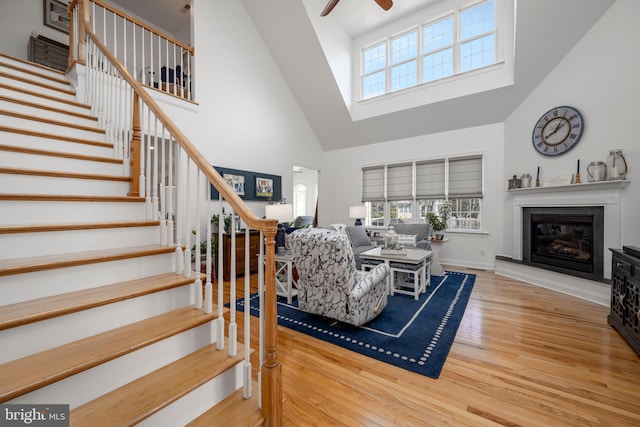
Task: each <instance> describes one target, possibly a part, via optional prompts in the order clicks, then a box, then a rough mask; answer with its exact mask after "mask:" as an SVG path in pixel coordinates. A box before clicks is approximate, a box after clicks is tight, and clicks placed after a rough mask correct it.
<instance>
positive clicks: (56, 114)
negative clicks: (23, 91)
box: [0, 99, 98, 127]
mask: <svg viewBox="0 0 640 427" xmlns="http://www.w3.org/2000/svg"><path fill="white" fill-rule="evenodd" d="M0 110H7V111H14V112H16V113H21V114H28V115H30V116H35V117H39V118H45V119H51V120H59V121H62V122H66V123H73V124H75V125H81V126H93V127H96V126H97V125H98V121H97V119H92V118H90V117H78V116H75V115H72V114H67V113H66V112H61V111H52V110H51V109H48V108H41V107H34V106H31V105H24V104H20V103H16V102H12V101H6V100H3V99H0Z"/></svg>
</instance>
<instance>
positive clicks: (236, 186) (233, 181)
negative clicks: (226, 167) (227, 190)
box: [222, 173, 245, 196]
mask: <svg viewBox="0 0 640 427" xmlns="http://www.w3.org/2000/svg"><path fill="white" fill-rule="evenodd" d="M222 177H223V178H224V180H225V181H226V182H227V184H229V187H231V188H233V190H234V191H235V192H236V193H238V196H244V195H245V186H244V175H236V174H231V173H225V174H223V175H222Z"/></svg>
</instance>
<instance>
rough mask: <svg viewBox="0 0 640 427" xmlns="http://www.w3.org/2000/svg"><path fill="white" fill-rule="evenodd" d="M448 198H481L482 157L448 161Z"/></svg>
mask: <svg viewBox="0 0 640 427" xmlns="http://www.w3.org/2000/svg"><path fill="white" fill-rule="evenodd" d="M449 197H450V198H455V197H478V198H480V197H482V156H469V157H458V158H453V159H449Z"/></svg>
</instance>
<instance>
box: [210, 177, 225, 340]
mask: <svg viewBox="0 0 640 427" xmlns="http://www.w3.org/2000/svg"><path fill="white" fill-rule="evenodd" d="M207 184H209V186H208V187H207V197H209V198H211V183H209V182H208V181H207ZM218 204H219V210H218V212H220V216H219V217H218V218H219V221H218V269H217V272H218V317H217V326H218V329H217V334H218V337H224V311H223V307H224V299H223V294H224V277H223V276H224V274H223V273H224V272H223V269H224V267H223V265H224V264H223V263H224V254H223V234H224V207H223V206H222V195H220V194H219V196H218ZM209 218H210V217H209ZM209 222H211V221H209ZM216 348H217V349H218V350H222V349H223V348H224V339H218V341H217V342H216Z"/></svg>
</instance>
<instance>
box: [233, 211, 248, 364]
mask: <svg viewBox="0 0 640 427" xmlns="http://www.w3.org/2000/svg"><path fill="white" fill-rule="evenodd" d="M229 227H230V228H231V259H230V260H229V261H231V263H230V266H231V268H230V271H231V272H230V276H231V277H230V278H229V279H230V281H231V284H230V288H229V301H230V302H231V304H230V305H229V308H230V309H229V356H235V355H236V354H237V353H238V345H237V344H238V343H237V340H238V326H237V324H236V214H235V212H234V211H233V209H232V210H231V221H229ZM247 309H248V307H247Z"/></svg>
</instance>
